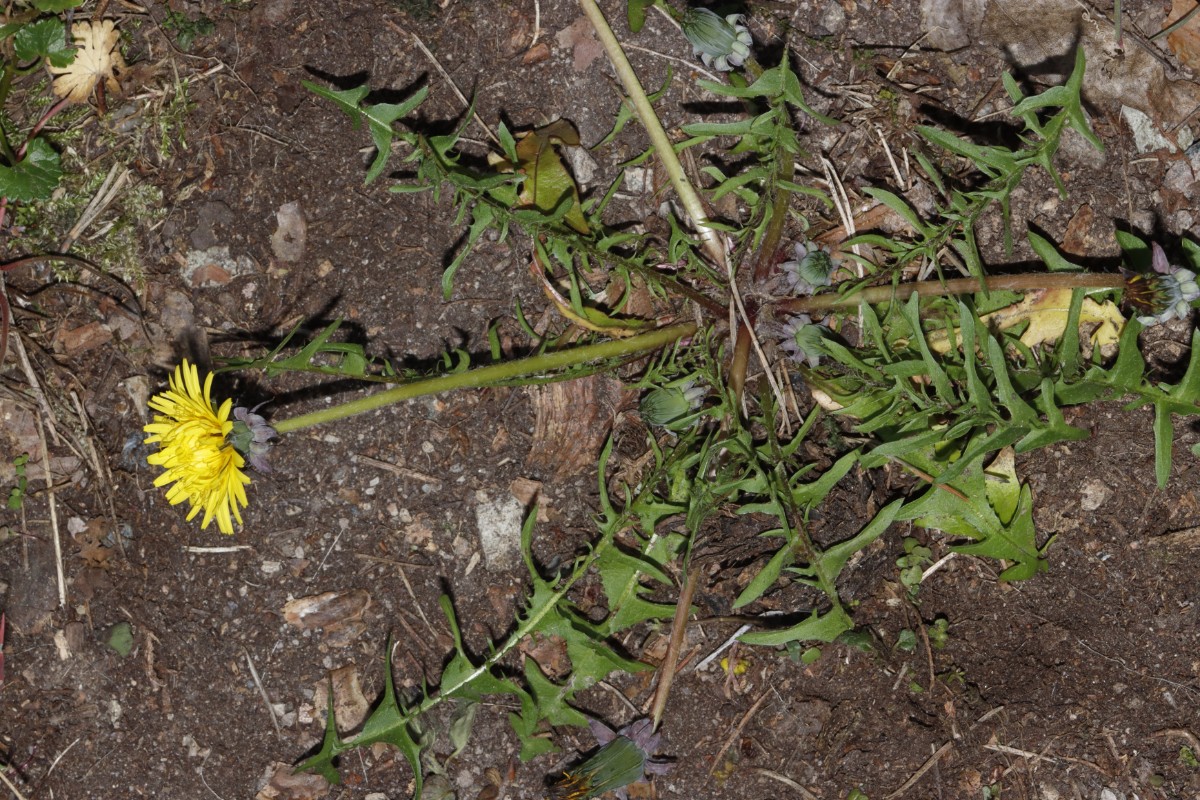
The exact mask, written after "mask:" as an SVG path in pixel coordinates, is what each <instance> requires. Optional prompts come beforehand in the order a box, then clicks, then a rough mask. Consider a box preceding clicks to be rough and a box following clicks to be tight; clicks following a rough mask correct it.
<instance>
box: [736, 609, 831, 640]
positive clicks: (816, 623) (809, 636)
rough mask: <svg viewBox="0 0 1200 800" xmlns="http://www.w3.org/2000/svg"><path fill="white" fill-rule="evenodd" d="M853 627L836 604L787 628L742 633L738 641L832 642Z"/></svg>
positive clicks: (813, 613)
mask: <svg viewBox="0 0 1200 800" xmlns="http://www.w3.org/2000/svg"><path fill="white" fill-rule="evenodd" d="M853 627H854V623H853V622H851V621H850V617H849V616H848V615H847V614H846V612H845V611H844V610H842V608H841V607H840V606H838V607H836V608H833V609H831V610H829V611H827V612H825V613H824V614H820V613H818V612H816V611H814V612H812V613H811V614H810V615H809V616H807V617H805V619H804V621H803V622H800V623H798V624H796V625H793V626H791V627H789V628H782V629H780V630H773V631H754V632H752V633H747V634H743V635H742V636H741V639H740V641H743V642H745V643H746V644H759V645H768V646H773V645H781V644H787V643H788V642H832V641H833V640H834V639H836V638H837V637H839V636H841V635H842V634H843V633H845V632H846V631H848V630H850V629H851V628H853Z"/></svg>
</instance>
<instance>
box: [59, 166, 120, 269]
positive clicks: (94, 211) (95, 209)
mask: <svg viewBox="0 0 1200 800" xmlns="http://www.w3.org/2000/svg"><path fill="white" fill-rule="evenodd" d="M130 174H131V173H130V171H129V170H128V169H125V168H123V167H122V166H121V165H120V164H113V165H112V168H111V169H109V171H108V174H107V175H105V176H104V183H102V184H100V188H99V189H98V190H96V194H95V195H94V196H93V197H92V200H91V202H89V203H88V204H87V207H86V208H84V209H83V213H81V214H80V215H79V219H77V220H76V221H75V224H74V225H72V226H71V230H69V231H67V235H66V237H65V238H64V239H63V240H62V242H60V243H59V245H58V249H59V251H60V252H63V253H65V252H67V251H68V250H70V249H71V247H72V246H73V245H74V244H75V242H76V241H78V239H79V237H80V236H83V233H84V231H86V230H87V229H88V228H89V227H91V225H92V223H93V222H95V221H96V218H97V217H99V216H100V215H101V214H103V213H104V210H105V209H106V208H108V207H109V206H110V205H112V202H113V200H116V199H117V195H118V194H120V193H121V190H122V189H124V188H125V185H126V184H127V183H129V176H130Z"/></svg>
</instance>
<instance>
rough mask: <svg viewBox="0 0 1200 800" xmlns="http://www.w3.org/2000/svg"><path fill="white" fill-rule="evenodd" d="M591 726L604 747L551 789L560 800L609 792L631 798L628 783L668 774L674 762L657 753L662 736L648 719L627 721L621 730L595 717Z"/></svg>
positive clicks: (553, 794)
mask: <svg viewBox="0 0 1200 800" xmlns="http://www.w3.org/2000/svg"><path fill="white" fill-rule="evenodd" d="M588 727H589V728H591V731H592V735H593V736H595V737H596V742H597V743H598V744H600V745H601V747H600V749H599V750H597V751H596V753H595V754H594V755H592V756H591V757H590V758H588V759H587V760H586V761H584V762H583V763H582V764H580V765H579V766H578V767H576V768H575V769H573V770H568V771H566V772H564V773H563V776H562V778H561V779H560V780H559V781H558V782H557V783H555V784H554V788H553V790H552V792H551V794H552V796H553V797H554V798H556V800H587V799H588V798H591V797H599V796H600V795H602V794H604V793H605V792H614V793H615V794H616V796H617V797H618V798H620V800H628V798H629V795H628V793H627V791H626V787H627V786H629V785H630V784H632V783H644V782H645V781H646V780H647V776H648V775H665V774H666V773H667V772H669V771H670V769H671V767H672V766H674V765H673V764H671V763H670V762H668V761H664V760H662V759H657V758H654V757H653V755H652V754H653V753H654V751H655V750H656V749H657V748H658V742H659V738H660V737H659V735H658V734H656V733H655V732H654V729H653V724H652V723H651V722H650V720H648V719H639V720H638V721H636V722H633V723H631V724H629V725H626V726H625V727H624V728H622V729H621V730H620V732H616V731H613V730H612V729H611V728H609V727H608V726H607V725H605V724H604V723H603V722H600V721H598V720H594V719H593V720H589V721H588Z"/></svg>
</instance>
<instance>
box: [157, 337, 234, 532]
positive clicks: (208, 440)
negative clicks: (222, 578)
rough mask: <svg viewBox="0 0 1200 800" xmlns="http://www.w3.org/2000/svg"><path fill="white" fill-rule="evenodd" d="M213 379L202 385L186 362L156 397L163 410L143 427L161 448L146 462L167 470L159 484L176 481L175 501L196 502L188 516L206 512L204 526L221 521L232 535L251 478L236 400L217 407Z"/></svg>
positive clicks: (170, 491) (170, 492)
mask: <svg viewBox="0 0 1200 800" xmlns="http://www.w3.org/2000/svg"><path fill="white" fill-rule="evenodd" d="M212 381H213V376H212V375H211V374H209V375H208V376H206V377H205V379H204V385H203V386H201V385H200V376H199V372H198V370H197V369H196V366H195V365H194V364H189V363H188V362H187V361H186V360H185V361H184V362H183V364H182V365H180V366H179V367H176V368H175V372H174V373H173V374H172V375H171V378H170V383H169V388H168V389H167V391H165V392H161V393H159V394H156V395H155V396H154V397H152V398H150V408H151V409H153V410H154V411H156V412H158V413H157V414H155V415H154V421H153V422H151V423H150V424H149V425H147V426H145V428H143V430H144V431H145V432H146V433H148V434H151V435H150V436H147V437H146V444H157V445H158V450H157V451H156V452H154V453H151V454H150V455H149V456H147V457H146V461H148V462H149V463H151V464H154V465H156V466H160V467H162V468H163V469H164V472H163V474H161V475H159V476H158V477H157V478H156V479H155V480H154V485H155V486H166V485H168V484H170V488H169V489H167V500H168V501H169V502H170V503H171V505H175V504H176V503H182V502H183V501H185V500H186V501H187V502H188V503H189V504H190V505H191V509H192V510H191V511H189V512H188V516H187V518H188V520H191V519H193V518H194V517H195V516H196V515H197V514H199V513H200V511H201V510H203V511H204V520H203V521H202V522H201V523H200V527H201V529H204V528H207V527H208V525H209V523H210V522H212V521H213V519H216V521H217V527H218V528H220V530H221V533H227V534H232V533H233V523H234V520H236V521H237V523H238V524H239V525H240V524H241V522H242V515H241V513H240V511H239V506H240V507H242V508H244V507H245V506H246V505H247V500H246V485H247V484H248V483H250V478H249V476H247V475H246V473H245V472H243V471H242V468H243V467H244V466H245V465H246V460H245V458H243V457H242V454H241V453H239V452H238V451H237V448H235V447H234V446H233V443H232V442H231V441H230V434H231V433H232V432H233V426H234V423H233V422H231V421H230V419H229V412H230V409H231V408H232V406H233V403H232V401H230V400H226V401H225V402H223V403H222V404H221V406H220V408H216V407H214V406H213V402H212V394H211V393H212Z"/></svg>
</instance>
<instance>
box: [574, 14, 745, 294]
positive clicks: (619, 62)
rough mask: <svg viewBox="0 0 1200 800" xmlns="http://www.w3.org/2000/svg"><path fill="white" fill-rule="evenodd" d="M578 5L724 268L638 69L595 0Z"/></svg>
mask: <svg viewBox="0 0 1200 800" xmlns="http://www.w3.org/2000/svg"><path fill="white" fill-rule="evenodd" d="M579 5H580V6H581V7H582V8H583V13H584V14H586V15H587V18H588V20H589V21H590V22H591V23H592V27H594V28H595V29H596V35H597V36H598V37H599V38H600V44H602V45H604V50H605V52H607V53H608V60H609V61H611V62H612V65H613V69H614V70H616V72H617V77H619V78H620V79H621V83H622V84H623V85H624V86H625V91H626V92H627V93H628V94H629V99H630V101H631V102H632V103H633V110H634V112H635V113H636V114H637V116H638V119H639V120H641V123H642V127H643V128H645V129H646V134H647V135H648V136H649V137H650V144H652V145H653V146H654V151H655V153H657V154H658V158H659V161H661V162H662V165H663V169H665V170H666V171H667V177H669V178H670V179H671V186H672V188H674V189H675V194H677V195H679V202H680V203H682V204H683V208H684V210H685V211H687V213H688V216H689V217H691V221H692V225H693V226H694V227H695V228H696V231H697V232H698V233H699V234H700V239H701V240H702V242H703V243H704V252H705V253H706V254H707V255H708V257H709V258H710V259H712V262H713V263H714V264H716V265H717V266H719V267H720V268H721V269H722V270H724V269H725V268H726V255H725V244H724V242H722V240H721V234H720V232H719V231H717V230H715V229H714V228H710V227H709V226H708V215H707V213H705V210H704V203H703V202H701V200H700V195H699V194H697V193H696V190H695V189H694V188H693V187H692V184H691V182H689V181H688V179H687V175H686V174H684V171H683V164H681V163H680V161H679V156H678V155H676V153H675V148H674V146H673V145H672V144H671V140H670V139H669V138H667V132H666V131H665V130H663V126H662V123H661V122H659V119H658V115H657V114H655V113H654V106H652V105H651V104H650V98H648V97H646V90H645V89H643V88H642V84H641V81H639V80H638V76H637V73H635V72H634V71H633V66H632V65H630V63H629V59H628V58H626V57H625V51H624V50H622V49H621V43H620V42H618V41H617V36H616V34H615V33H613V30H612V28H611V27H609V24H608V20H606V19H605V18H604V13H603V12H602V11H601V10H600V7H599V6H597V5H596V0H579Z"/></svg>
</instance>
